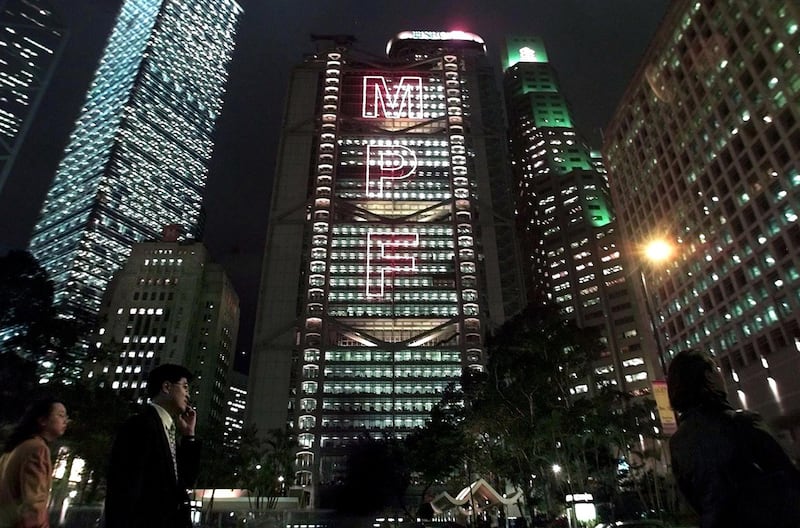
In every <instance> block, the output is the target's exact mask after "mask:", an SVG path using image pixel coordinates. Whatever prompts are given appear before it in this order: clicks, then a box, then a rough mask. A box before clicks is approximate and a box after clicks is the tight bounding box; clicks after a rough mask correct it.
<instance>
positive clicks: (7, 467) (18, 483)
mask: <svg viewBox="0 0 800 528" xmlns="http://www.w3.org/2000/svg"><path fill="white" fill-rule="evenodd" d="M68 422H69V417H68V416H67V408H66V407H65V406H64V404H63V403H62V402H61V401H59V400H56V399H54V398H43V399H41V400H38V401H35V402H33V403H32V404H31V405H30V406H29V407H28V408H27V410H26V411H25V414H23V415H22V418H21V419H20V421H19V423H18V424H17V426H16V427H15V428H14V430H13V431H12V432H11V436H9V438H8V440H7V441H6V445H5V447H4V448H3V454H2V456H0V528H7V527H8V528H47V527H48V526H50V524H49V520H48V514H47V505H48V503H49V502H50V486H51V484H52V483H53V464H52V462H51V460H52V459H51V458H50V444H51V443H52V442H53V441H54V440H56V439H57V438H59V437H60V436H61V435H63V434H64V431H66V430H67V423H68Z"/></svg>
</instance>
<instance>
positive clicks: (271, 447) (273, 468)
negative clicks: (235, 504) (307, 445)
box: [233, 427, 297, 511]
mask: <svg viewBox="0 0 800 528" xmlns="http://www.w3.org/2000/svg"><path fill="white" fill-rule="evenodd" d="M296 448H297V441H296V439H295V438H294V436H293V435H292V434H291V433H290V432H287V431H284V430H282V429H272V430H270V431H267V433H266V434H265V435H263V436H262V435H259V434H258V431H257V430H256V429H255V427H249V428H247V429H245V431H244V432H243V434H242V440H241V444H240V446H239V451H238V454H237V455H236V458H235V459H234V464H233V468H234V470H235V476H236V482H237V483H238V485H239V487H241V488H244V489H246V490H248V491H249V498H250V507H251V509H252V510H254V511H262V510H264V509H273V508H274V507H275V505H276V504H277V501H278V497H279V496H280V495H281V494H282V491H283V489H284V486H285V479H288V478H291V475H293V473H294V471H293V467H294V452H295V450H296ZM282 479H283V480H282Z"/></svg>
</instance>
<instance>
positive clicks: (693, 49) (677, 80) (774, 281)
mask: <svg viewBox="0 0 800 528" xmlns="http://www.w3.org/2000/svg"><path fill="white" fill-rule="evenodd" d="M799 49H800V5H799V4H798V3H797V2H792V1H775V0H747V1H733V0H716V1H711V0H703V1H681V2H674V3H673V5H672V6H671V8H670V10H669V12H668V14H667V16H666V18H665V20H664V21H663V23H662V25H661V27H660V29H659V30H658V32H657V34H656V36H655V38H654V40H653V42H652V43H651V45H650V47H649V49H648V51H647V52H646V53H645V55H644V58H643V60H642V63H641V66H640V68H639V71H638V73H637V74H636V75H635V76H634V78H633V80H632V81H631V83H630V85H629V86H628V89H627V91H626V93H625V96H624V99H623V100H622V102H621V103H620V106H619V108H618V109H617V111H616V114H615V116H614V118H613V120H612V121H611V123H610V125H609V126H608V128H607V130H606V135H605V139H606V141H605V147H604V150H605V154H606V158H607V168H608V170H609V175H610V179H611V189H612V192H613V195H614V200H615V203H616V204H617V207H618V209H617V210H618V213H619V215H620V218H621V225H622V226H623V227H624V228H625V239H626V240H627V241H629V242H630V243H631V244H632V245H634V246H635V245H637V244H640V243H642V241H646V240H648V239H650V238H653V237H662V238H665V239H668V240H669V241H670V242H671V243H672V245H673V246H674V248H675V252H674V257H673V259H672V260H671V261H670V262H667V263H665V264H664V265H663V266H658V267H656V266H646V267H645V271H646V274H647V279H648V281H647V283H648V287H649V292H650V298H651V300H652V303H653V306H654V309H655V312H656V322H657V325H658V327H659V331H660V333H661V335H662V336H663V338H664V340H665V348H666V352H667V355H668V356H672V355H674V354H675V353H677V352H678V351H680V350H681V349H685V348H700V349H703V350H709V351H711V352H712V353H713V354H714V356H715V357H716V359H717V362H718V365H719V367H720V369H721V372H722V374H723V376H724V379H725V381H726V384H727V388H728V392H729V396H730V400H731V402H733V403H735V404H737V405H740V406H743V407H748V408H751V409H754V410H757V411H759V412H761V413H762V414H764V415H765V417H767V418H769V419H771V420H772V421H773V424H774V425H776V426H778V427H780V428H784V429H788V430H793V431H794V432H795V433H796V432H797V431H798V430H799V429H800V377H798V376H797V372H798V367H800V251H798V248H800V223H798V213H800V105H798V102H799V101H800V54H798V50H799ZM795 438H797V435H795Z"/></svg>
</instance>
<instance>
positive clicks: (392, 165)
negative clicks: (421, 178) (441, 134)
mask: <svg viewBox="0 0 800 528" xmlns="http://www.w3.org/2000/svg"><path fill="white" fill-rule="evenodd" d="M416 170H417V155H416V154H415V153H414V151H413V150H411V149H410V148H408V147H404V146H402V145H391V146H374V145H368V146H367V193H368V196H370V197H377V198H383V188H384V184H385V183H386V182H387V181H388V180H402V179H403V178H407V177H409V176H411V175H412V174H414V172H416Z"/></svg>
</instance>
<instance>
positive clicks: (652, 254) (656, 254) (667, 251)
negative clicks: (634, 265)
mask: <svg viewBox="0 0 800 528" xmlns="http://www.w3.org/2000/svg"><path fill="white" fill-rule="evenodd" d="M674 251H675V248H674V246H673V245H672V244H671V243H669V242H668V241H667V240H664V239H662V238H654V239H652V240H651V241H650V242H648V243H647V244H645V245H644V246H643V247H642V250H641V253H642V255H643V257H644V259H645V260H646V261H647V262H649V263H650V264H653V265H658V264H663V263H665V262H667V261H669V260H670V259H671V258H672V256H673V253H674ZM639 278H640V280H641V281H642V292H643V293H644V302H645V307H646V308H647V317H648V319H650V330H651V331H652V333H653V339H654V340H655V343H656V352H657V354H658V361H659V363H660V364H661V370H662V372H664V373H666V371H667V370H666V362H665V357H664V346H663V344H662V343H661V335H660V332H659V327H658V324H657V323H656V313H655V309H654V308H653V305H652V304H651V302H650V292H649V291H648V287H647V278H646V277H645V274H644V269H643V267H641V266H640V268H639Z"/></svg>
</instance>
